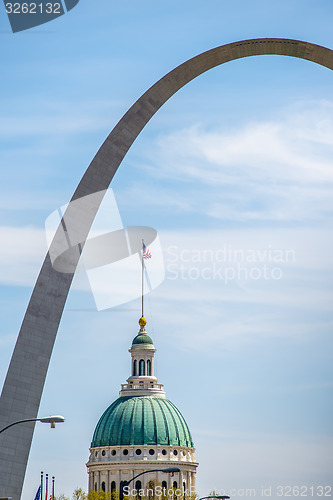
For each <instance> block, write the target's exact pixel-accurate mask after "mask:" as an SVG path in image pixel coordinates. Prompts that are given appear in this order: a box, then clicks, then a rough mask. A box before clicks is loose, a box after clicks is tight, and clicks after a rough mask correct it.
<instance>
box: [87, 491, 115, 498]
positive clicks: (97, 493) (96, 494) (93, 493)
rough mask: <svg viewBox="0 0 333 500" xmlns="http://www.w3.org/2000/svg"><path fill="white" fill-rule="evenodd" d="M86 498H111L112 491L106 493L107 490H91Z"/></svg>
mask: <svg viewBox="0 0 333 500" xmlns="http://www.w3.org/2000/svg"><path fill="white" fill-rule="evenodd" d="M85 498H86V500H111V493H105V491H102V490H98V491H91V492H90V493H88V495H87V496H86V497H85Z"/></svg>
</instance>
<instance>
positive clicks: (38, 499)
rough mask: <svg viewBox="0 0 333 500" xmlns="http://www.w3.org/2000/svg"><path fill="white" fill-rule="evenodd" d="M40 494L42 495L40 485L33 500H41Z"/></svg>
mask: <svg viewBox="0 0 333 500" xmlns="http://www.w3.org/2000/svg"><path fill="white" fill-rule="evenodd" d="M41 493H42V487H41V485H39V486H38V490H37V493H36V496H35V500H41Z"/></svg>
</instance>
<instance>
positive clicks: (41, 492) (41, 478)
mask: <svg viewBox="0 0 333 500" xmlns="http://www.w3.org/2000/svg"><path fill="white" fill-rule="evenodd" d="M43 476H44V472H41V473H40V498H41V500H43Z"/></svg>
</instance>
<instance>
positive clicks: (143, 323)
mask: <svg viewBox="0 0 333 500" xmlns="http://www.w3.org/2000/svg"><path fill="white" fill-rule="evenodd" d="M146 324H147V320H146V319H145V318H144V317H143V316H141V318H140V319H139V325H140V326H146Z"/></svg>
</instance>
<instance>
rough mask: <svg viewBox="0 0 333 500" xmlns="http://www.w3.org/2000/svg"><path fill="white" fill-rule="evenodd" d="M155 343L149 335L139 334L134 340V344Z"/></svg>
mask: <svg viewBox="0 0 333 500" xmlns="http://www.w3.org/2000/svg"><path fill="white" fill-rule="evenodd" d="M152 343H153V341H152V339H151V338H150V337H149V335H147V334H146V333H145V334H141V333H139V334H138V335H137V336H136V337H135V338H134V339H133V342H132V344H152Z"/></svg>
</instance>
